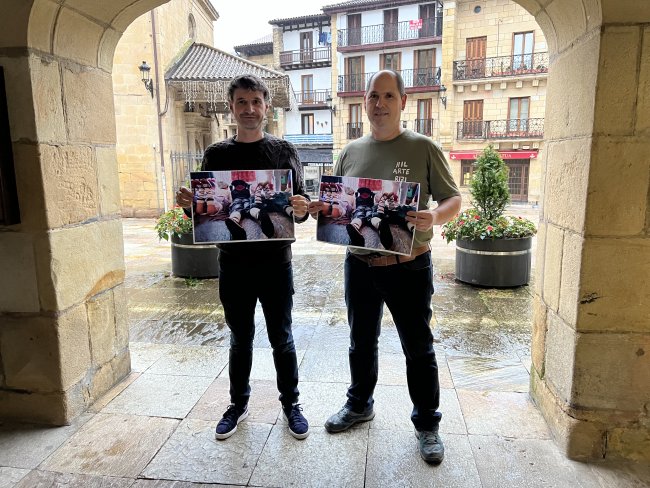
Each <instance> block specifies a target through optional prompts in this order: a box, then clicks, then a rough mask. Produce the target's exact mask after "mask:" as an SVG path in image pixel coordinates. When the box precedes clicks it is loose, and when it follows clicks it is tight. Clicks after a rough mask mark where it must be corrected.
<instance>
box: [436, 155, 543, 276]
mask: <svg viewBox="0 0 650 488" xmlns="http://www.w3.org/2000/svg"><path fill="white" fill-rule="evenodd" d="M470 193H471V195H472V207H471V208H469V209H467V210H464V211H463V212H461V213H459V214H458V215H457V216H456V217H454V218H453V219H452V220H450V221H449V222H447V223H446V224H445V225H444V226H443V232H442V236H443V238H445V239H446V240H447V242H451V241H453V240H455V241H456V278H457V279H458V280H460V281H463V282H465V283H470V284H473V285H481V286H493V287H512V286H521V285H525V284H527V283H528V281H529V280H530V269H531V258H532V255H531V244H532V237H533V236H534V235H535V233H536V232H537V229H536V228H535V224H534V223H533V222H531V221H530V220H528V219H525V218H522V217H512V216H506V215H503V211H504V209H505V207H506V205H507V204H508V202H509V201H510V192H509V190H508V167H507V166H506V164H505V163H504V162H503V159H501V156H499V153H498V152H497V151H495V150H494V148H493V147H492V146H491V145H490V146H488V147H487V148H485V150H484V151H483V154H481V155H480V156H479V157H478V158H477V160H476V170H475V172H474V175H473V176H472V180H471V183H470Z"/></svg>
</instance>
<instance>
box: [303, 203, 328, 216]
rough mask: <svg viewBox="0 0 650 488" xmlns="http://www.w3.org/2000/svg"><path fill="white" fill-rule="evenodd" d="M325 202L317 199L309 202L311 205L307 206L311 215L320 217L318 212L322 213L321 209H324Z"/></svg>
mask: <svg viewBox="0 0 650 488" xmlns="http://www.w3.org/2000/svg"><path fill="white" fill-rule="evenodd" d="M324 206H325V204H324V203H323V202H321V201H319V200H316V201H315V202H309V206H308V207H307V211H308V212H309V215H311V216H312V217H314V218H315V219H317V218H318V214H319V213H320V211H321V210H323V207H324Z"/></svg>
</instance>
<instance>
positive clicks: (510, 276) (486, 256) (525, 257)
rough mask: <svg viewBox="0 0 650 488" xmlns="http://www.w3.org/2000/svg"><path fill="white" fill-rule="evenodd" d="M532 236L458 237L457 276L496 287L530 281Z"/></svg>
mask: <svg viewBox="0 0 650 488" xmlns="http://www.w3.org/2000/svg"><path fill="white" fill-rule="evenodd" d="M532 241H533V239H532V237H524V238H521V239H495V240H487V239H486V240H484V241H482V240H473V241H467V240H464V239H458V240H457V241H456V278H457V279H458V280H460V281H463V282H465V283H469V284H472V285H480V286H492V287H513V286H521V285H526V284H528V281H530V268H531V257H532V254H531V245H532Z"/></svg>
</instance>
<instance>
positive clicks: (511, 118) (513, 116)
mask: <svg viewBox="0 0 650 488" xmlns="http://www.w3.org/2000/svg"><path fill="white" fill-rule="evenodd" d="M529 109H530V98H529V97H523V98H511V99H510V103H509V106H508V134H509V135H517V133H520V135H522V136H525V135H526V134H527V133H528V112H529Z"/></svg>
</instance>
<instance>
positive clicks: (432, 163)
mask: <svg viewBox="0 0 650 488" xmlns="http://www.w3.org/2000/svg"><path fill="white" fill-rule="evenodd" d="M334 174H335V175H337V176H354V177H357V178H374V179H380V180H395V181H409V182H414V183H420V200H419V207H418V210H424V209H426V208H428V204H429V199H432V200H435V201H437V202H440V201H442V200H444V199H445V198H449V197H453V196H455V195H460V192H459V191H458V186H456V183H455V182H454V178H453V176H452V175H451V170H450V169H449V165H448V164H447V161H446V160H445V156H444V155H443V154H442V150H441V149H440V147H438V145H437V144H436V143H434V142H433V141H432V140H431V139H430V138H428V137H426V136H423V135H421V134H417V133H415V132H413V131H411V130H409V129H405V130H404V131H403V132H402V133H401V134H400V135H399V136H397V137H396V138H395V139H391V140H390V141H376V140H375V139H373V138H372V136H371V135H365V136H363V137H362V138H360V139H357V140H356V141H352V142H351V143H349V144H348V145H347V146H345V147H344V148H343V150H342V151H341V154H340V155H339V159H338V161H337V163H336V166H335V167H334ZM431 237H433V229H430V230H428V231H426V232H421V231H415V239H414V241H413V246H414V247H418V246H422V245H424V244H426V243H428V242H429V241H430V240H431Z"/></svg>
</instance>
